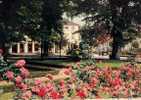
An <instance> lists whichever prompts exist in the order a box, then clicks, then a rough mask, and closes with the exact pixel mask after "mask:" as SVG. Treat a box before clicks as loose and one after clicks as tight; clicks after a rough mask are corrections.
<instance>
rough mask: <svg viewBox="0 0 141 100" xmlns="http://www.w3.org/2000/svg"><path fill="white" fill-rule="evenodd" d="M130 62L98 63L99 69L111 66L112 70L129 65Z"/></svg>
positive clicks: (106, 61) (110, 61)
mask: <svg viewBox="0 0 141 100" xmlns="http://www.w3.org/2000/svg"><path fill="white" fill-rule="evenodd" d="M128 63H129V62H125V61H119V60H105V61H104V60H103V61H99V62H97V63H96V65H97V66H98V67H105V66H110V67H112V68H118V67H121V65H122V64H128Z"/></svg>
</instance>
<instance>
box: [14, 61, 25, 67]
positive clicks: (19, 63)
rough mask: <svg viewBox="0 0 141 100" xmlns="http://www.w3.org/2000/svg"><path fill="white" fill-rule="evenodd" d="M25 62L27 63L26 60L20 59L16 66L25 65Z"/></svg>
mask: <svg viewBox="0 0 141 100" xmlns="http://www.w3.org/2000/svg"><path fill="white" fill-rule="evenodd" d="M25 64H26V62H25V60H18V61H17V62H16V63H15V66H16V67H23V66H24V65H25Z"/></svg>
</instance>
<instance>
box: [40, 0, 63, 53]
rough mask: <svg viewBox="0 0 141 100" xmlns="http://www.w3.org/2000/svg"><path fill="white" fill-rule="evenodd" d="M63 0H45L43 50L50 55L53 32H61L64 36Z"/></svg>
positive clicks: (42, 23) (42, 27)
mask: <svg viewBox="0 0 141 100" xmlns="http://www.w3.org/2000/svg"><path fill="white" fill-rule="evenodd" d="M62 2H63V0H43V6H42V7H43V10H42V22H41V30H42V32H41V33H42V34H41V35H42V38H41V39H42V52H43V54H44V55H47V56H48V50H49V44H50V39H49V37H50V36H51V34H52V33H54V32H56V33H59V34H60V36H61V38H62V34H63V32H62V15H63V8H62V7H63V6H62Z"/></svg>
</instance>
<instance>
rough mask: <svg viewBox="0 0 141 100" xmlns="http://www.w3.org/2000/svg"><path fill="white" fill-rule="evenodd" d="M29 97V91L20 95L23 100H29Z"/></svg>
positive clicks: (30, 94) (30, 93)
mask: <svg viewBox="0 0 141 100" xmlns="http://www.w3.org/2000/svg"><path fill="white" fill-rule="evenodd" d="M31 96H32V92H31V91H26V92H24V93H23V94H22V97H21V98H22V99H24V100H30V99H31Z"/></svg>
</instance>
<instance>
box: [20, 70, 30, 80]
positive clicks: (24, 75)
mask: <svg viewBox="0 0 141 100" xmlns="http://www.w3.org/2000/svg"><path fill="white" fill-rule="evenodd" d="M20 71H21V75H22V76H23V77H24V78H25V77H28V76H29V71H28V70H27V69H25V68H24V67H22V68H20Z"/></svg>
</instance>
